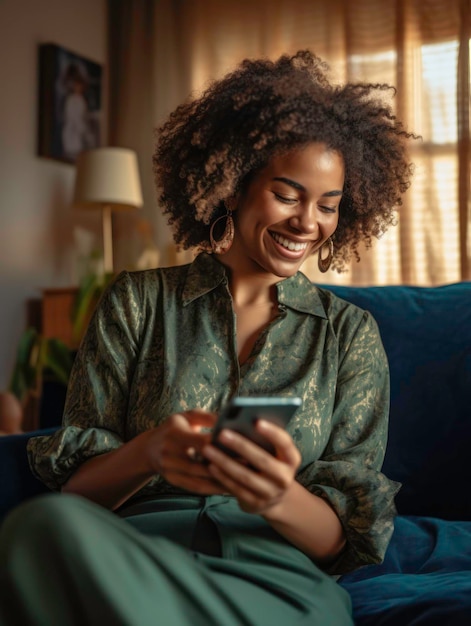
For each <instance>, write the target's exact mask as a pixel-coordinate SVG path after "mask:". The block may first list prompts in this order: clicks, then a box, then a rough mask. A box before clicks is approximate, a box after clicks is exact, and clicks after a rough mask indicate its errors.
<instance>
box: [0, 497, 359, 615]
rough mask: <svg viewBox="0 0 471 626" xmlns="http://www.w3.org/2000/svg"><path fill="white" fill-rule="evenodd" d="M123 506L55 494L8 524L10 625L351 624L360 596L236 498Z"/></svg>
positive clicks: (2, 570)
mask: <svg viewBox="0 0 471 626" xmlns="http://www.w3.org/2000/svg"><path fill="white" fill-rule="evenodd" d="M121 516H123V517H125V519H120V516H119V515H118V514H115V513H111V512H109V511H107V510H105V509H103V508H102V507H100V506H97V505H94V504H92V503H90V502H88V501H87V500H85V499H83V498H80V497H77V496H70V495H60V494H50V495H46V496H40V497H38V498H36V499H33V500H31V501H29V502H27V503H25V504H23V505H21V506H20V507H18V508H17V509H16V510H15V511H14V512H13V513H12V514H10V516H9V517H8V518H7V520H6V521H5V522H4V524H3V526H2V528H1V531H0V625H1V626H16V625H18V626H20V625H21V626H29V625H30V624H32V625H33V624H34V625H41V626H72V625H74V626H75V625H76V626H95V625H97V626H98V625H100V626H101V625H104V626H109V625H111V626H115V625H123V626H124V625H129V626H150V625H157V626H200V625H201V626H203V625H204V626H295V625H299V626H301V625H307V624H309V625H312V626H314V625H319V626H347V625H348V626H351V625H352V624H353V621H352V618H351V607H350V599H349V597H348V595H347V593H346V592H345V591H344V590H343V589H342V588H341V587H340V586H339V585H338V584H337V583H336V582H335V581H334V580H333V579H332V578H331V577H329V576H328V575H326V574H325V573H324V572H322V571H321V570H320V569H319V568H317V567H316V566H315V565H314V564H313V563H312V561H311V560H310V559H308V558H307V557H306V556H305V555H304V554H303V553H302V552H300V551H299V550H297V549H296V548H294V547H293V546H292V545H290V544H289V543H287V542H285V541H284V540H283V539H282V538H281V537H280V536H279V535H277V533H275V532H274V531H273V530H272V529H271V528H270V527H269V526H268V525H267V524H266V523H265V522H264V520H263V519H262V518H260V517H259V516H253V515H248V514H245V513H243V512H241V511H240V509H239V508H238V507H237V503H236V502H235V501H234V500H233V499H232V498H224V497H222V496H212V497H208V498H197V497H185V496H183V497H167V498H163V499H161V500H158V501H152V502H147V503H143V504H141V505H137V506H134V507H129V508H128V509H125V510H123V512H122V513H121Z"/></svg>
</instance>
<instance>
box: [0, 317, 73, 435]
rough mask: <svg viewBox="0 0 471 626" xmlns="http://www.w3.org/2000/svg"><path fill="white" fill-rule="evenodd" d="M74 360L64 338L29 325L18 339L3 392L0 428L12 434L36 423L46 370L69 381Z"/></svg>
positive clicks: (64, 382) (0, 399)
mask: <svg viewBox="0 0 471 626" xmlns="http://www.w3.org/2000/svg"><path fill="white" fill-rule="evenodd" d="M72 361H73V357H72V354H71V352H70V350H69V348H68V347H67V346H66V345H65V344H64V343H63V342H62V341H60V340H59V339H56V338H47V337H44V336H43V335H41V333H39V332H38V331H37V330H36V329H35V328H32V327H30V328H27V329H26V330H25V331H24V333H23V334H22V335H21V337H20V340H19V342H18V348H17V354H16V360H15V364H14V367H13V372H12V375H11V378H10V383H9V385H8V388H7V390H6V391H4V392H2V393H0V431H1V432H3V433H7V434H11V433H15V432H21V431H22V430H23V429H27V428H26V427H27V426H29V425H33V426H34V425H36V423H37V418H38V412H39V402H40V399H41V392H42V386H43V380H44V376H45V374H47V375H48V376H50V377H51V379H52V380H55V381H57V382H59V383H61V384H64V385H67V382H68V380H69V376H70V371H71V369H72ZM27 422H29V424H28V423H27Z"/></svg>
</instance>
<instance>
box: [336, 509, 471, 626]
mask: <svg viewBox="0 0 471 626" xmlns="http://www.w3.org/2000/svg"><path fill="white" fill-rule="evenodd" d="M470 545H471V522H452V521H445V520H439V519H431V518H420V517H414V516H410V517H398V518H397V519H396V528H395V531H394V535H393V537H392V540H391V543H390V545H389V548H388V551H387V553H386V558H385V560H384V562H383V563H382V564H381V565H371V566H367V567H364V568H362V569H359V570H357V571H356V572H352V573H351V574H347V575H346V576H343V577H342V578H341V579H340V581H339V582H340V584H341V585H342V586H343V587H344V588H345V589H346V590H347V591H348V592H349V593H350V595H351V598H352V603H353V615H354V619H355V624H356V625H357V626H378V625H379V624H381V626H404V625H405V624H414V626H421V625H423V626H444V625H447V626H461V625H462V626H465V625H466V626H467V625H468V624H469V623H470V616H471V551H470Z"/></svg>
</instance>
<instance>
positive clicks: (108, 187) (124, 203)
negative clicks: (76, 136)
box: [73, 148, 142, 211]
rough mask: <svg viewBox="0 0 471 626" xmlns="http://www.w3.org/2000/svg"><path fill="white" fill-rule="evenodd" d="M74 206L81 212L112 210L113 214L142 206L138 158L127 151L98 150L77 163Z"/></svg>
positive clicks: (89, 152) (82, 155)
mask: <svg viewBox="0 0 471 626" xmlns="http://www.w3.org/2000/svg"><path fill="white" fill-rule="evenodd" d="M73 205H74V207H75V208H78V209H87V208H98V207H100V206H104V205H106V206H108V207H110V209H112V210H113V211H115V210H118V211H119V210H129V209H136V208H139V207H141V206H142V191H141V183H140V179H139V168H138V164H137V156H136V153H135V152H134V151H133V150H128V149H127V148H96V149H94V150H88V151H86V152H82V153H81V154H80V155H79V157H78V159H77V175H76V179H75V190H74V199H73Z"/></svg>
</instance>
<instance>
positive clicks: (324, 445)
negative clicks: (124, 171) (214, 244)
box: [28, 253, 398, 571]
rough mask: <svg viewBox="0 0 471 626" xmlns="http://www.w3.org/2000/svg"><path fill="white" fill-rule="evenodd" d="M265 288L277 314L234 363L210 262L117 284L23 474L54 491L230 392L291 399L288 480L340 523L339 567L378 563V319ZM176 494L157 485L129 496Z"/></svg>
mask: <svg viewBox="0 0 471 626" xmlns="http://www.w3.org/2000/svg"><path fill="white" fill-rule="evenodd" d="M276 288H277V296H278V302H279V314H278V316H277V317H276V319H274V320H273V321H272V322H271V323H270V325H269V326H268V327H266V328H265V330H263V331H262V332H261V333H260V335H259V337H258V339H257V341H256V343H255V345H254V347H253V349H252V352H251V354H250V356H249V358H248V359H247V361H245V362H244V364H243V365H239V361H238V355H237V343H236V319H235V314H234V311H233V307H232V298H231V294H230V291H229V282H228V276H227V274H226V270H225V268H224V266H223V265H222V264H220V263H219V262H218V261H217V260H216V259H215V258H214V257H212V256H210V255H207V254H205V253H203V254H201V255H199V256H198V257H197V258H196V259H195V261H194V262H193V263H192V264H189V265H185V266H179V267H173V268H163V269H156V270H146V271H143V272H131V273H129V272H123V273H122V274H120V275H119V276H118V278H117V279H116V281H115V282H114V283H113V284H112V285H111V286H110V288H109V289H108V290H107V291H106V293H105V294H104V295H103V297H102V299H101V302H100V304H99V306H98V307H97V309H96V311H95V313H94V316H93V318H92V320H91V323H90V325H89V328H88V331H87V333H86V335H85V337H84V340H83V341H82V345H81V347H80V350H79V352H78V354H77V357H76V359H75V363H74V369H73V373H72V376H71V379H70V383H69V387H68V392H67V400H66V406H65V411H64V418H63V427H62V428H61V429H60V430H58V431H57V432H56V433H54V434H53V435H51V436H48V437H44V436H43V437H37V438H33V439H31V440H30V443H29V447H28V452H29V458H30V463H31V466H32V469H33V472H34V473H35V474H36V475H37V476H38V477H39V478H40V479H41V480H42V481H43V482H44V483H45V484H46V485H48V486H49V487H50V488H52V489H60V487H61V485H62V484H64V483H65V482H66V481H67V480H68V478H69V477H70V476H71V474H72V473H73V472H74V471H75V470H76V469H77V468H78V466H79V465H80V464H81V463H83V462H84V461H85V460H87V459H89V458H91V457H94V456H96V455H98V454H103V453H105V452H109V451H111V450H113V449H115V448H117V447H118V446H120V445H122V444H123V442H126V441H129V440H130V439H132V438H133V437H135V436H136V435H138V434H139V433H142V432H143V431H145V430H147V429H149V428H152V427H154V426H156V425H158V424H160V423H161V422H162V421H164V420H165V419H166V418H167V417H168V416H169V415H171V414H172V413H177V412H181V411H184V410H188V409H194V408H200V409H205V410H208V411H214V412H217V411H218V410H219V409H220V408H221V407H222V406H223V405H224V404H225V403H226V402H227V401H228V399H229V398H230V397H232V396H233V395H234V394H238V395H244V396H246V395H247V396H250V395H293V396H299V397H301V398H302V400H303V404H302V407H300V408H299V409H298V410H297V411H296V413H295V414H294V417H293V418H292V419H291V421H290V423H289V425H288V431H289V432H290V434H291V436H292V438H293V440H294V442H295V444H296V446H297V447H298V449H299V451H300V452H301V455H302V462H301V466H300V469H299V472H298V475H297V479H298V480H299V482H300V483H301V484H302V485H304V486H305V487H306V488H307V489H309V490H310V491H311V492H312V493H315V494H316V495H319V496H320V497H322V498H325V499H326V500H327V501H328V502H329V503H330V505H331V506H332V507H333V508H334V510H335V511H336V512H337V514H338V516H339V518H340V520H341V522H342V525H343V527H344V529H345V532H346V536H347V549H346V550H345V551H344V553H343V555H342V557H341V561H342V564H341V565H340V569H341V570H342V571H347V570H349V569H352V568H353V567H356V566H358V565H363V564H366V563H375V562H380V561H381V559H382V557H383V555H384V552H385V550H386V547H387V544H388V542H389V539H390V536H391V533H392V530H393V517H394V514H395V508H394V501H393V499H394V495H395V493H396V492H397V490H398V485H397V483H394V482H392V481H390V480H388V479H387V478H386V477H385V476H384V475H383V474H381V472H380V468H381V464H382V461H383V458H384V453H385V445H386V437H387V421H388V412H389V373H388V365H387V360H386V355H385V352H384V349H383V346H382V343H381V339H380V336H379V331H378V328H377V325H376V322H375V321H374V319H373V318H372V317H371V315H370V314H369V313H368V312H366V311H363V310H361V309H359V308H358V307H356V306H354V305H352V304H349V303H347V302H345V301H344V300H341V299H340V298H338V297H336V296H335V295H334V294H332V293H331V292H329V291H327V290H325V289H321V288H319V287H316V286H315V285H313V284H312V283H311V282H310V281H309V280H308V279H307V278H306V276H304V275H303V274H302V273H301V272H298V273H297V274H296V275H294V276H292V277H290V278H287V279H284V280H281V281H280V282H279V283H278V284H277V285H276ZM182 493H183V492H182V490H179V489H177V488H175V487H173V486H172V485H170V484H169V483H167V482H166V481H165V480H164V479H163V477H162V476H155V477H154V478H153V479H152V480H151V481H150V482H149V483H148V484H147V485H146V486H145V487H144V488H143V489H142V490H141V491H140V492H139V493H138V494H136V496H134V499H135V498H138V497H143V496H150V495H159V494H162V495H164V494H182Z"/></svg>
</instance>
